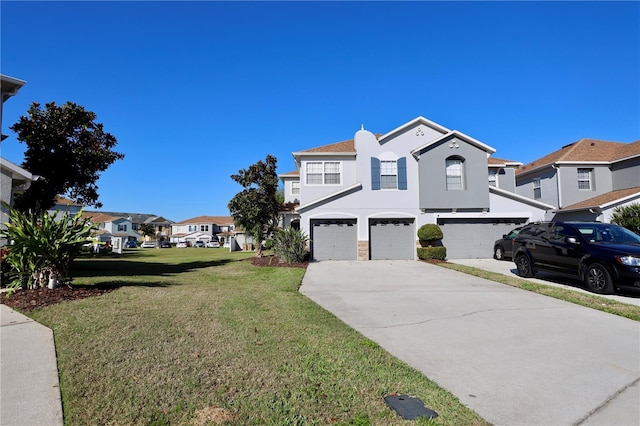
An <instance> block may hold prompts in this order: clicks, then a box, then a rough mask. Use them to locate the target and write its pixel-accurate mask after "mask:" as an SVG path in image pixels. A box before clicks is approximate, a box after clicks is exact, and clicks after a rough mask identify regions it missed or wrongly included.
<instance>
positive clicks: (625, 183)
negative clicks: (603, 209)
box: [611, 158, 640, 190]
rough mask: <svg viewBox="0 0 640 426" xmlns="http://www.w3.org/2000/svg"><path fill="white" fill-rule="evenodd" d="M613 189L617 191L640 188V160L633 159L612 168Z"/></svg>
mask: <svg viewBox="0 0 640 426" xmlns="http://www.w3.org/2000/svg"><path fill="white" fill-rule="evenodd" d="M611 171H612V187H613V189H614V190H616V189H626V188H635V187H637V186H640V158H632V159H630V160H627V161H622V162H620V163H616V164H614V165H613V166H612V167H611Z"/></svg>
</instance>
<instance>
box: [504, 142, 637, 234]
mask: <svg viewBox="0 0 640 426" xmlns="http://www.w3.org/2000/svg"><path fill="white" fill-rule="evenodd" d="M515 178H516V192H517V193H518V194H520V195H522V196H525V197H531V198H534V199H536V200H540V201H542V202H544V203H547V204H551V205H553V206H554V207H555V208H554V210H553V219H554V220H599V221H602V222H609V221H610V219H611V215H612V214H613V210H614V209H615V208H616V207H618V206H624V205H629V204H631V203H634V202H636V203H637V202H640V141H635V142H632V143H623V142H609V141H602V140H597V139H581V140H579V141H577V142H574V143H571V144H568V145H565V146H564V147H562V148H561V149H559V150H557V151H554V152H552V153H550V154H548V155H546V156H544V157H542V158H539V159H537V160H535V161H532V162H531V163H529V164H525V165H524V166H521V167H519V168H518V169H517V171H516V175H515Z"/></svg>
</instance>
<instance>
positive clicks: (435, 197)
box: [418, 138, 489, 210]
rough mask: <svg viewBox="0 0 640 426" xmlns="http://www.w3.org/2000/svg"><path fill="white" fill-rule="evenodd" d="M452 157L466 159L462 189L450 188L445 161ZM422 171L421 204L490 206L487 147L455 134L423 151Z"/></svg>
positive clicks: (433, 207)
mask: <svg viewBox="0 0 640 426" xmlns="http://www.w3.org/2000/svg"><path fill="white" fill-rule="evenodd" d="M452 144H453V147H452V146H451V145H452ZM449 157H460V158H462V159H464V172H463V179H464V182H463V186H464V189H462V190H452V191H447V185H446V174H445V161H446V160H447V158H449ZM418 171H419V181H420V185H419V188H420V195H419V196H420V208H423V209H429V210H433V209H447V210H451V209H454V208H455V209H469V210H481V209H488V208H489V187H488V177H487V153H486V151H484V150H482V149H480V148H478V147H476V146H474V145H471V144H470V143H468V142H465V141H462V140H459V139H457V138H451V139H448V140H445V141H442V142H440V143H438V144H436V145H435V146H430V147H428V148H427V149H426V150H425V151H424V152H422V153H421V155H420V159H419V163H418Z"/></svg>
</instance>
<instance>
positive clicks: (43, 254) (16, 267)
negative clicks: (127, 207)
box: [1, 204, 93, 292]
mask: <svg viewBox="0 0 640 426" xmlns="http://www.w3.org/2000/svg"><path fill="white" fill-rule="evenodd" d="M5 207H6V208H7V209H8V210H9V222H8V223H7V224H6V229H5V230H3V231H2V233H1V235H2V238H5V239H6V240H7V241H9V242H10V243H11V244H10V246H9V248H8V250H7V251H6V253H5V254H4V256H3V261H4V262H6V264H7V265H8V267H9V270H8V271H4V270H3V275H2V279H3V281H4V280H6V281H7V282H6V283H4V282H3V284H6V286H7V288H8V290H9V292H12V291H15V290H16V289H17V288H23V289H33V288H38V287H45V286H47V285H49V281H50V280H51V281H52V282H54V283H55V282H57V281H58V280H61V279H65V278H69V267H70V265H71V262H72V261H73V259H74V258H76V257H77V256H78V255H79V254H80V249H81V247H82V244H83V243H84V242H86V240H87V238H88V237H89V236H90V235H91V231H92V230H93V226H92V224H91V223H90V222H89V221H88V220H87V219H83V218H82V213H81V212H78V213H77V214H75V215H73V216H71V215H69V213H68V212H65V213H64V214H62V215H58V216H50V215H48V214H46V213H44V214H36V213H34V212H32V211H28V212H26V213H23V212H21V211H19V210H17V209H11V208H10V207H9V206H8V205H6V204H5Z"/></svg>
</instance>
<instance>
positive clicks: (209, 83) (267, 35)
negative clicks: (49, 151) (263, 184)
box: [0, 0, 640, 221]
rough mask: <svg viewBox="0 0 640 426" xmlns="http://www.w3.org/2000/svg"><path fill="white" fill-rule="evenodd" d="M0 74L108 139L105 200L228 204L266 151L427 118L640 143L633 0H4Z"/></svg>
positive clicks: (498, 136)
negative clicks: (68, 105)
mask: <svg viewBox="0 0 640 426" xmlns="http://www.w3.org/2000/svg"><path fill="white" fill-rule="evenodd" d="M0 13H1V24H2V28H1V33H0V34H1V47H2V49H1V62H0V65H1V71H2V73H3V74H6V75H9V76H12V77H16V78H20V79H23V80H26V81H27V84H26V85H25V86H24V87H23V88H22V89H21V90H20V92H19V93H18V95H17V96H15V97H13V98H11V99H10V100H8V101H7V102H6V103H5V104H4V114H3V129H2V130H3V132H4V133H5V134H9V136H10V137H9V138H8V139H6V140H5V141H4V142H3V143H2V145H1V149H2V156H3V157H5V158H7V159H9V160H11V161H13V162H15V163H17V164H20V163H21V162H22V159H23V152H24V149H25V146H24V144H22V143H19V142H18V141H17V140H16V139H15V135H14V134H13V133H12V132H11V131H10V130H9V129H8V127H9V126H10V125H11V124H13V123H15V122H16V121H17V120H18V118H19V117H20V116H21V115H24V114H25V112H26V110H27V109H28V107H29V105H30V103H31V102H33V101H37V102H40V103H41V104H45V103H47V102H51V101H55V102H56V103H58V104H62V103H64V102H66V101H72V102H76V103H78V104H80V105H83V106H84V107H85V108H87V109H89V110H91V111H94V112H95V113H96V114H97V115H98V118H97V121H99V122H101V123H103V124H104V126H105V130H106V131H108V132H110V133H111V134H113V135H114V136H115V137H116V138H117V139H118V146H117V148H116V150H118V151H120V152H123V153H124V154H125V155H126V157H125V159H124V160H121V161H118V162H116V163H115V164H114V165H113V166H111V167H110V168H109V169H108V170H107V171H106V172H105V173H104V174H103V175H102V177H101V178H100V180H99V183H98V184H99V193H100V200H101V201H102V203H103V204H104V207H103V210H105V211H127V212H136V213H153V214H157V215H161V216H164V217H166V218H168V219H171V220H174V221H180V220H184V219H188V218H190V217H194V216H199V215H227V214H228V210H227V204H228V202H229V200H230V199H231V198H232V197H233V196H234V195H235V194H236V193H237V192H238V191H240V190H241V189H242V188H241V187H240V186H239V185H237V184H236V183H235V182H233V181H232V180H231V178H230V175H231V174H233V173H237V171H238V170H239V169H242V168H246V167H248V166H249V165H251V164H253V163H255V162H256V161H258V160H261V159H264V158H265V156H266V155H267V154H272V155H274V156H276V157H277V158H278V172H279V173H284V172H288V171H291V170H293V169H295V165H294V163H293V158H292V155H291V153H292V152H294V151H300V150H303V149H307V148H312V147H316V146H320V145H324V144H328V143H333V142H338V141H342V140H345V139H350V138H352V137H353V135H354V133H355V132H356V131H357V130H359V129H360V126H361V124H364V127H365V128H366V129H367V130H370V131H372V132H374V133H386V132H388V131H389V130H392V129H394V128H396V127H397V126H399V125H401V124H403V123H405V122H407V121H410V120H412V119H413V118H415V117H417V116H424V117H426V118H428V119H430V120H432V121H435V122H436V123H438V124H441V125H443V126H445V127H448V128H450V129H456V130H459V131H461V132H463V133H466V134H467V135H469V136H471V137H473V138H475V139H478V140H480V141H481V142H483V143H485V144H487V145H489V146H492V147H493V148H495V149H496V153H495V154H494V156H496V157H499V158H506V159H509V160H516V161H521V162H523V163H527V162H529V161H532V160H534V159H536V158H539V157H542V156H543V155H546V154H547V153H549V152H552V151H555V150H556V149H559V148H561V147H562V146H563V145H566V144H568V143H571V142H574V141H576V140H579V139H581V138H587V137H588V138H596V139H604V140H613V141H620V142H632V141H635V140H638V139H640V3H638V2H204V1H202V2H11V1H6V0H3V1H2V3H1V4H0Z"/></svg>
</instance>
